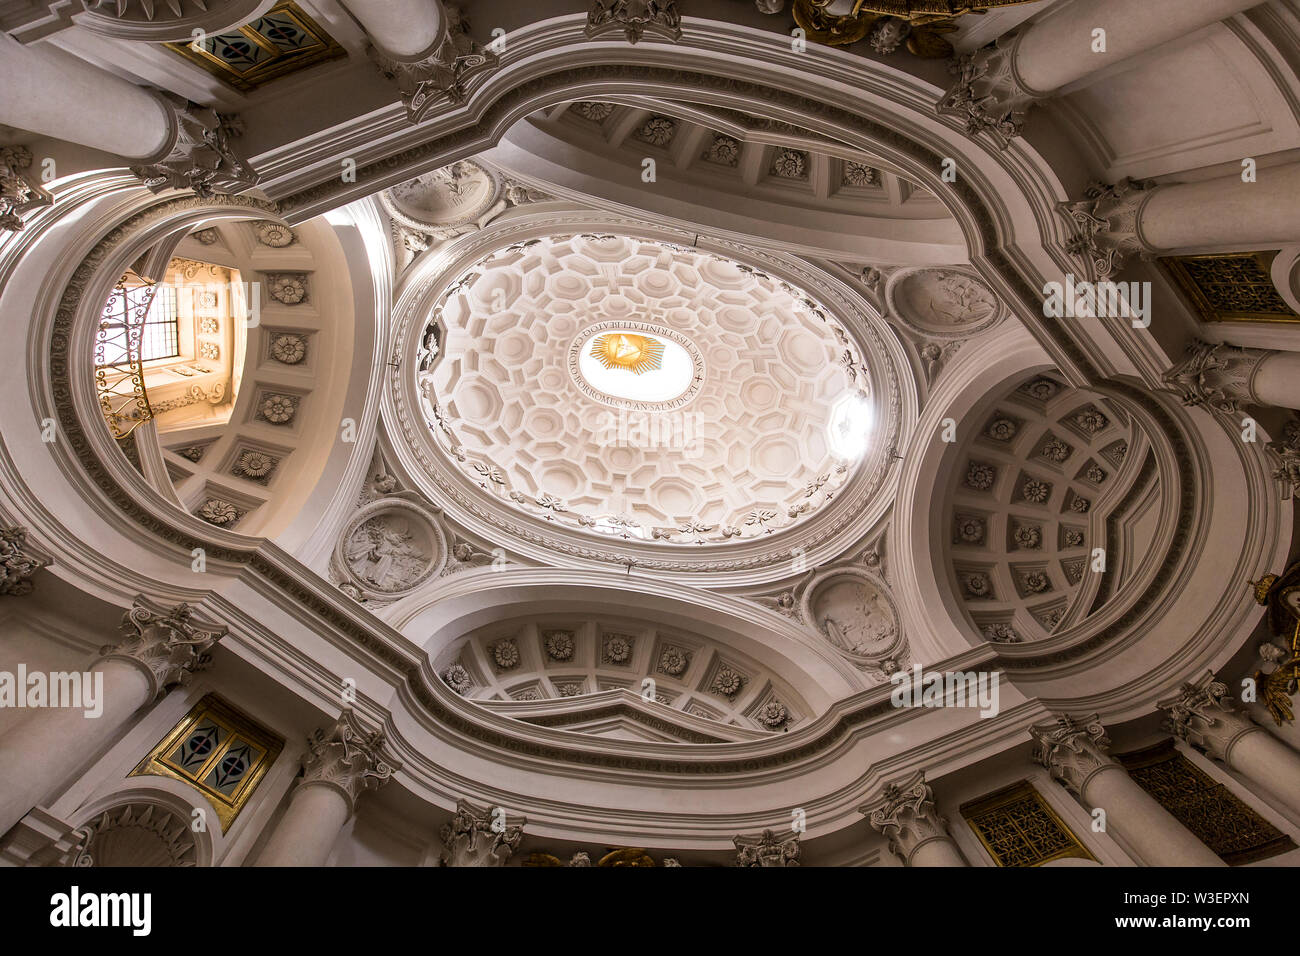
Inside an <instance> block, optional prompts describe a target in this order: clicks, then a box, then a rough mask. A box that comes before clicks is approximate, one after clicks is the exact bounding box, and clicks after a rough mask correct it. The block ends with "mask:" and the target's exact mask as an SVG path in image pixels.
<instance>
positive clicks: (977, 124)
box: [939, 0, 1260, 148]
mask: <svg viewBox="0 0 1300 956" xmlns="http://www.w3.org/2000/svg"><path fill="white" fill-rule="evenodd" d="M1259 3H1260V0H1087V2H1083V0H1074V2H1072V3H1071V2H1065V3H1062V4H1059V5H1058V6H1057V8H1054V9H1053V10H1052V11H1050V12H1049V13H1048V15H1047V16H1045V17H1044V18H1043V19H1042V20H1041V21H1039V22H1038V23H1034V24H1032V25H1030V26H1029V27H1027V28H1026V29H1024V30H1023V31H1021V32H1019V33H1012V34H1009V35H1007V36H1004V37H1000V38H999V39H998V40H997V41H996V42H995V43H991V44H989V45H988V46H986V47H984V48H982V49H979V50H975V51H974V52H972V53H967V54H965V55H963V56H960V57H958V58H957V60H956V62H955V69H956V72H957V75H958V80H957V83H956V84H955V85H954V86H953V87H952V89H950V90H949V91H948V92H947V93H946V94H945V95H944V97H943V99H942V100H940V101H939V112H941V113H946V114H951V115H954V116H958V117H960V118H961V119H963V120H964V121H965V123H966V128H967V130H968V131H969V132H970V133H972V134H974V133H978V132H981V131H987V132H990V133H992V134H993V135H994V136H995V137H996V138H997V139H998V141H999V143H1000V144H1001V145H1002V146H1003V148H1005V147H1006V146H1007V145H1008V144H1009V143H1010V141H1011V139H1013V138H1014V137H1016V136H1019V135H1020V133H1021V129H1022V127H1023V124H1024V118H1025V113H1026V112H1027V111H1028V110H1029V108H1030V107H1032V106H1033V105H1034V103H1035V102H1036V101H1037V100H1039V99H1042V98H1043V97H1046V96H1049V95H1051V94H1052V93H1053V92H1055V91H1056V90H1059V89H1061V88H1062V87H1064V86H1068V85H1069V84H1071V83H1074V82H1076V81H1078V80H1081V79H1083V78H1084V77H1085V76H1088V75H1089V74H1091V73H1095V72H1097V71H1098V70H1100V69H1102V68H1104V67H1108V66H1111V65H1113V64H1115V63H1119V62H1121V61H1123V60H1126V59H1128V58H1130V57H1132V56H1135V55H1137V54H1139V53H1142V52H1144V51H1146V50H1151V49H1154V48H1155V47H1157V46H1159V45H1160V44H1163V43H1168V42H1169V41H1171V40H1175V39H1177V38H1178V37H1181V36H1185V35H1187V34H1189V33H1192V32H1194V31H1196V30H1199V29H1201V27H1204V26H1207V25H1209V24H1211V23H1214V22H1216V21H1218V20H1222V19H1224V18H1225V17H1230V16H1232V15H1233V14H1235V13H1240V12H1241V11H1242V10H1248V9H1250V8H1251V7H1254V6H1257V5H1258V4H1259ZM1095 30H1105V31H1106V33H1105V43H1106V47H1105V49H1106V52H1104V53H1101V52H1096V51H1094V49H1093V47H1094V43H1096V42H1097V39H1096V37H1095V35H1094V32H1093V31H1095Z"/></svg>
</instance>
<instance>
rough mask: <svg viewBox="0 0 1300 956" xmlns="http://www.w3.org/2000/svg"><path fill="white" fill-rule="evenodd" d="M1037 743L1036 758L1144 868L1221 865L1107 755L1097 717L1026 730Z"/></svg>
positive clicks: (1062, 718)
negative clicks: (1102, 818) (1100, 815)
mask: <svg viewBox="0 0 1300 956" xmlns="http://www.w3.org/2000/svg"><path fill="white" fill-rule="evenodd" d="M1029 732H1030V734H1031V735H1032V736H1033V738H1034V740H1035V741H1037V746H1036V747H1035V749H1034V759H1035V760H1037V761H1038V762H1039V763H1041V764H1042V765H1043V766H1045V767H1046V768H1047V769H1048V770H1049V771H1051V774H1052V776H1053V778H1055V779H1056V780H1058V781H1060V782H1061V783H1062V784H1064V785H1065V787H1066V788H1067V789H1069V790H1070V792H1072V793H1074V794H1075V795H1076V796H1078V798H1079V799H1080V800H1081V801H1082V802H1083V804H1084V805H1085V806H1087V807H1088V808H1090V809H1092V810H1096V809H1101V810H1103V811H1105V814H1106V828H1107V830H1108V831H1110V832H1113V833H1115V834H1116V835H1118V836H1120V837H1122V838H1123V840H1124V842H1125V843H1127V844H1128V845H1129V846H1130V847H1132V848H1133V850H1134V851H1135V852H1136V853H1137V855H1138V857H1139V859H1140V861H1141V862H1142V863H1145V864H1146V865H1148V866H1224V865H1225V864H1224V862H1223V860H1221V859H1220V858H1219V856H1218V854H1217V853H1215V852H1214V851H1213V850H1211V849H1210V848H1209V847H1208V846H1206V845H1205V844H1204V843H1202V842H1201V841H1200V840H1199V839H1197V837H1196V835H1195V834H1194V833H1192V832H1191V831H1190V830H1188V829H1187V828H1186V827H1184V826H1183V825H1182V824H1181V823H1179V822H1178V821H1177V820H1176V819H1175V818H1174V816H1173V815H1172V814H1171V813H1169V811H1168V810H1166V809H1165V808H1164V807H1162V806H1160V804H1159V803H1157V802H1156V801H1155V799H1154V798H1153V797H1152V796H1151V795H1150V794H1149V793H1147V792H1146V791H1145V790H1143V789H1142V788H1141V787H1140V786H1138V785H1137V783H1136V782H1135V781H1134V780H1133V778H1132V777H1130V776H1129V775H1128V771H1126V770H1125V769H1124V768H1123V767H1122V766H1120V765H1119V764H1118V763H1117V762H1116V761H1115V760H1113V759H1112V758H1111V757H1110V755H1109V754H1108V753H1107V752H1106V748H1107V746H1108V745H1109V744H1110V740H1109V739H1108V738H1107V737H1106V731H1105V729H1104V728H1103V727H1102V726H1101V723H1100V722H1099V721H1098V719H1097V715H1096V714H1093V715H1092V716H1090V717H1085V718H1083V719H1082V720H1080V721H1075V720H1073V719H1072V718H1070V717H1061V718H1059V719H1058V721H1057V723H1055V724H1048V725H1046V726H1041V727H1032V728H1030V731H1029Z"/></svg>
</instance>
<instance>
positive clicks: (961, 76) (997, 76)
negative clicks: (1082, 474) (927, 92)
mask: <svg viewBox="0 0 1300 956" xmlns="http://www.w3.org/2000/svg"><path fill="white" fill-rule="evenodd" d="M1019 44H1020V38H1019V37H1017V36H1015V35H1014V34H1009V35H1007V36H1004V37H999V38H998V39H997V40H995V41H994V42H993V43H990V44H989V45H988V46H986V47H983V48H981V49H979V50H975V51H974V52H973V53H966V54H963V55H962V56H959V57H957V58H956V59H955V60H953V61H952V63H951V64H949V67H948V69H949V72H951V73H955V74H956V75H957V83H956V85H954V86H953V87H952V89H950V90H949V91H948V92H947V93H946V94H945V95H944V97H943V99H941V100H940V101H939V112H940V113H941V114H946V115H950V116H957V117H960V118H961V119H962V120H963V121H964V122H965V124H966V132H967V133H970V134H971V135H972V136H973V135H974V134H976V133H982V132H989V133H991V134H993V137H994V138H995V139H996V140H997V141H998V145H999V146H1001V147H1002V148H1003V149H1006V148H1007V147H1008V146H1010V145H1011V141H1012V140H1013V139H1015V138H1016V137H1017V136H1019V135H1020V133H1021V131H1022V130H1023V128H1024V122H1025V113H1026V112H1027V111H1028V110H1029V108H1030V107H1031V106H1033V105H1034V102H1035V101H1036V100H1037V99H1038V94H1036V93H1034V91H1033V90H1031V89H1029V87H1027V86H1026V85H1025V84H1024V83H1023V82H1022V81H1021V79H1020V76H1019V74H1018V73H1017V72H1016V49H1017V47H1018V46H1019Z"/></svg>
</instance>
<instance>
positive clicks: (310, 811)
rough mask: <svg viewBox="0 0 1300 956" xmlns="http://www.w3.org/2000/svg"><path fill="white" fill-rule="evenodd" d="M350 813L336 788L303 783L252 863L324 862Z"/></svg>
mask: <svg viewBox="0 0 1300 956" xmlns="http://www.w3.org/2000/svg"><path fill="white" fill-rule="evenodd" d="M351 816H352V808H351V807H350V806H349V805H348V801H347V798H346V797H344V796H343V794H342V793H341V792H339V790H338V789H337V788H335V787H332V786H328V785H325V784H304V785H303V786H301V787H299V788H298V790H297V791H296V792H295V793H294V795H293V798H292V799H291V800H290V802H289V806H288V808H287V809H286V810H285V811H284V816H283V817H281V818H280V822H279V823H278V824H276V827H275V832H274V833H273V834H271V839H270V840H269V841H268V842H267V844H266V848H265V849H264V850H262V853H261V855H260V856H259V857H258V859H257V864H256V865H257V866H324V865H325V861H326V860H327V859H328V858H329V855H330V850H331V849H332V848H333V847H334V841H335V840H337V839H338V836H339V833H340V832H341V831H342V829H343V825H344V824H346V823H347V822H348V818H349V817H351Z"/></svg>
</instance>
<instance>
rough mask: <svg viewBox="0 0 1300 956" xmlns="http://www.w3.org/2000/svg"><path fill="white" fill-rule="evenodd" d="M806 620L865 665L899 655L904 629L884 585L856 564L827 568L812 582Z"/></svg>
mask: <svg viewBox="0 0 1300 956" xmlns="http://www.w3.org/2000/svg"><path fill="white" fill-rule="evenodd" d="M803 605H804V606H803V610H804V619H805V620H807V621H810V622H811V623H812V624H813V626H814V627H816V628H817V630H818V631H819V632H820V633H821V635H822V637H824V638H825V639H826V640H827V641H829V642H830V644H831V645H832V646H833V647H834V648H835V649H836V650H837V651H839V652H840V653H841V654H843V655H844V656H845V657H847V658H848V659H849V660H851V661H853V662H854V663H855V664H859V665H862V666H878V665H879V664H880V662H882V661H885V660H890V659H897V658H898V656H899V653H900V651H901V649H902V647H903V644H904V641H903V631H902V628H901V627H900V626H899V622H898V609H897V608H895V607H894V602H893V599H892V598H891V597H890V596H889V592H888V590H887V589H886V588H885V586H884V584H883V583H882V582H881V581H879V580H877V579H876V578H875V577H874V576H872V575H870V574H867V573H865V572H863V571H859V570H857V569H855V568H836V569H832V570H828V571H825V572H823V573H822V574H820V575H818V576H817V577H815V578H814V579H813V580H812V581H810V582H809V583H808V588H807V590H806V591H805V592H804V599H803Z"/></svg>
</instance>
